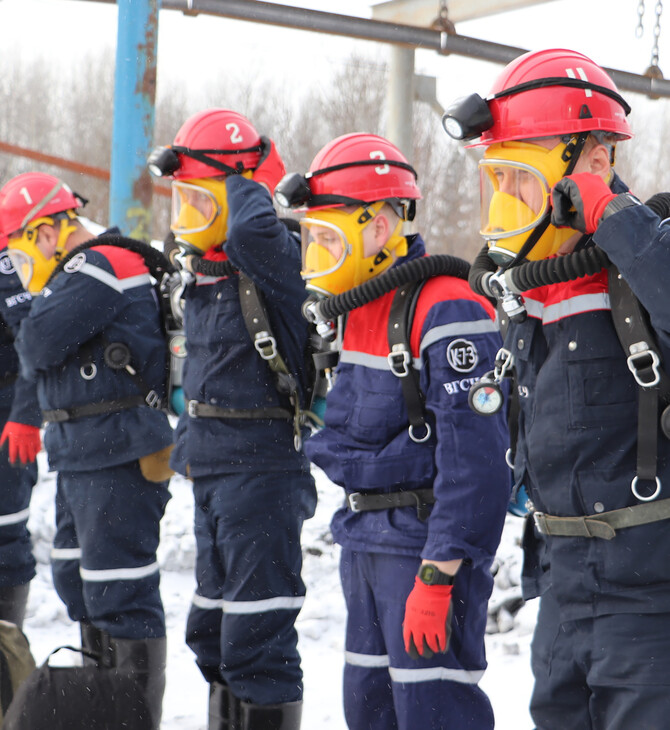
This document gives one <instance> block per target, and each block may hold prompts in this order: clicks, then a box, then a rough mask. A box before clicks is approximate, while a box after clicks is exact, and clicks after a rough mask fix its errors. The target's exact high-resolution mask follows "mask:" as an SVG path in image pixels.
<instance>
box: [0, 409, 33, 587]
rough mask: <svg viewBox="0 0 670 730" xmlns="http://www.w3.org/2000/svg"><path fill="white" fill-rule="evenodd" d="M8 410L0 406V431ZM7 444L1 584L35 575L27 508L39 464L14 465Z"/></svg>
mask: <svg viewBox="0 0 670 730" xmlns="http://www.w3.org/2000/svg"><path fill="white" fill-rule="evenodd" d="M8 417H9V411H8V410H5V409H3V410H0V431H2V429H3V428H4V426H5V423H7V419H8ZM8 459H9V448H8V446H7V444H5V446H4V447H3V448H2V449H0V587H1V588H9V587H12V586H18V585H24V584H25V583H28V582H30V581H31V580H32V579H33V577H34V576H35V558H34V557H33V548H32V543H31V541H30V533H29V532H28V508H29V505H30V496H31V494H32V489H33V486H34V485H35V482H36V481H37V465H36V464H29V465H28V466H16V465H15V466H12V465H11V464H10V463H9V460H8Z"/></svg>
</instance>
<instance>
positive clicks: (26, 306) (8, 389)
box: [0, 250, 42, 426]
mask: <svg viewBox="0 0 670 730" xmlns="http://www.w3.org/2000/svg"><path fill="white" fill-rule="evenodd" d="M31 304H32V297H31V295H30V293H29V292H27V291H25V290H24V288H23V286H22V285H21V281H20V280H19V277H18V276H17V274H16V272H15V271H14V267H13V266H12V262H11V261H10V260H9V256H8V255H7V251H6V250H4V251H2V252H0V410H9V409H10V408H11V413H10V415H9V420H10V421H16V422H18V423H25V424H27V425H30V426H40V425H41V423H42V415H41V412H40V409H39V406H38V404H37V392H36V389H35V383H34V381H27V380H26V379H25V378H22V377H21V376H20V375H19V356H18V354H17V352H16V348H15V347H14V335H15V334H16V332H18V330H19V326H20V324H21V320H22V319H23V318H24V317H25V316H26V315H27V314H28V312H29V311H30V305H31Z"/></svg>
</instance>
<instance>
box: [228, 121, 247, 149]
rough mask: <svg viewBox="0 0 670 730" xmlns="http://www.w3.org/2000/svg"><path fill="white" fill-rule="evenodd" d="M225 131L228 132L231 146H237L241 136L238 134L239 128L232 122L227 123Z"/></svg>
mask: <svg viewBox="0 0 670 730" xmlns="http://www.w3.org/2000/svg"><path fill="white" fill-rule="evenodd" d="M226 129H227V130H228V131H229V132H230V141H231V142H232V143H233V144H237V143H238V142H242V141H243V139H242V135H241V134H240V128H239V126H238V125H237V124H235V123H234V122H229V123H228V124H226Z"/></svg>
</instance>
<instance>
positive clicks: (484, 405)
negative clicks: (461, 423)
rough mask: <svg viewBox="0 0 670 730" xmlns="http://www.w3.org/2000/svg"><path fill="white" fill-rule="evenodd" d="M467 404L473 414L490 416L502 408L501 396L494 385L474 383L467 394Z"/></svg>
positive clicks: (498, 389)
mask: <svg viewBox="0 0 670 730" xmlns="http://www.w3.org/2000/svg"><path fill="white" fill-rule="evenodd" d="M468 403H469V404H470V408H472V410H473V411H474V412H475V413H479V414H480V415H482V416H492V415H493V414H494V413H497V412H498V411H499V410H500V409H501V408H502V404H503V394H502V391H501V390H500V388H499V387H498V386H497V385H495V384H494V383H490V382H489V383H487V382H479V383H474V384H473V385H472V387H471V388H470V391H469V393H468Z"/></svg>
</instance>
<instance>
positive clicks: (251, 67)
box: [0, 0, 670, 108]
mask: <svg viewBox="0 0 670 730" xmlns="http://www.w3.org/2000/svg"><path fill="white" fill-rule="evenodd" d="M273 1H274V0H273ZM283 4H286V5H291V6H294V7H305V8H311V9H315V10H324V11H328V12H336V13H341V14H352V15H357V16H359V17H371V3H368V2H366V0H309V1H307V0H287V1H286V2H284V3H283ZM439 5H440V3H439V0H435V7H436V15H437V11H438V9H439ZM656 5H657V2H656V0H646V2H645V14H644V23H643V33H642V35H641V37H639V38H638V37H637V35H636V27H637V23H638V6H639V0H551V1H550V2H545V3H541V4H539V5H537V6H534V7H529V8H525V9H523V10H520V11H515V12H508V13H503V14H498V15H495V16H492V17H490V18H486V19H481V20H477V21H469V22H463V23H459V24H458V25H457V27H456V30H457V32H458V33H460V34H461V35H464V36H470V37H474V38H481V39H484V40H490V41H494V42H496V43H500V44H503V45H511V46H517V47H521V48H528V49H532V50H535V49H538V48H546V47H563V48H571V49H574V50H577V51H581V52H582V53H585V54H586V55H588V56H591V57H592V58H593V59H594V60H595V61H597V62H598V63H600V64H601V65H604V66H607V67H610V68H616V69H621V70H625V71H630V72H632V73H643V72H644V70H645V69H646V68H647V66H648V65H649V63H650V60H651V51H652V43H653V24H654V20H655V9H656ZM0 27H2V29H3V53H11V54H12V56H11V57H12V58H14V59H15V61H16V62H17V63H20V62H21V61H22V60H23V59H25V58H33V57H35V56H40V57H42V58H43V59H44V61H45V63H48V64H59V63H65V64H73V63H74V64H76V63H77V60H81V59H83V58H85V56H86V54H87V53H89V52H90V51H91V50H93V49H95V48H98V47H110V48H112V49H113V48H114V47H115V41H116V32H117V6H116V5H115V4H110V3H102V2H95V1H94V0H0ZM354 50H356V51H357V52H358V53H359V54H364V55H368V56H370V57H371V58H372V59H378V60H380V61H385V60H386V59H387V58H388V49H387V46H385V45H384V44H379V43H372V42H364V41H351V40H349V39H346V38H343V37H338V36H328V35H319V34H317V33H311V32H307V31H300V30H288V29H283V28H276V27H272V26H268V25H262V24H255V23H251V22H244V21H234V20H228V19H225V18H215V17H212V16H205V15H201V16H198V17H190V16H185V15H183V14H182V13H180V12H177V11H173V10H162V11H161V13H160V19H159V46H158V55H159V71H158V75H159V79H158V83H159V90H161V89H164V88H169V83H170V80H171V79H172V78H173V77H174V76H176V75H180V76H182V77H185V78H188V79H189V81H190V82H191V83H192V84H193V85H194V87H197V85H198V84H199V82H200V81H201V80H202V79H205V78H211V77H213V76H214V75H224V76H225V75H232V76H235V75H244V74H249V73H251V74H254V75H258V76H261V77H267V78H271V79H275V80H276V81H277V83H279V84H286V85H287V87H294V88H295V86H296V85H297V86H300V85H301V84H311V83H328V80H329V78H330V75H331V73H332V71H333V70H341V69H342V68H343V67H345V66H346V63H347V59H348V57H349V56H350V54H351V53H352V51H354ZM659 51H660V59H659V60H660V62H659V65H660V67H661V69H664V68H665V69H666V70H667V71H668V72H669V74H670V7H669V9H668V10H667V11H666V13H665V17H664V16H662V18H661V35H660V47H659ZM500 69H501V67H500V66H499V65H497V64H490V63H485V62H483V61H476V60H473V59H467V58H464V57H461V56H447V57H444V56H439V55H438V54H436V53H435V52H432V51H430V52H429V51H418V52H417V54H416V70H417V72H419V73H426V74H429V75H434V76H436V77H437V79H438V87H437V89H438V99H439V100H440V102H441V103H442V104H443V105H444V106H446V105H448V104H449V103H450V102H451V101H452V100H453V99H454V98H455V97H457V96H461V95H463V94H467V93H471V92H474V91H476V92H478V93H480V94H482V95H485V94H486V93H488V91H489V88H490V86H491V83H492V81H493V79H494V78H495V75H496V74H497V73H498V72H499V71H500ZM82 73H85V65H84V64H82ZM629 96H631V98H630V101H631V104H632V105H633V107H634V108H635V105H636V104H637V103H638V100H640V102H641V103H646V101H645V99H644V97H640V96H635V95H630V94H629Z"/></svg>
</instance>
